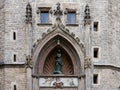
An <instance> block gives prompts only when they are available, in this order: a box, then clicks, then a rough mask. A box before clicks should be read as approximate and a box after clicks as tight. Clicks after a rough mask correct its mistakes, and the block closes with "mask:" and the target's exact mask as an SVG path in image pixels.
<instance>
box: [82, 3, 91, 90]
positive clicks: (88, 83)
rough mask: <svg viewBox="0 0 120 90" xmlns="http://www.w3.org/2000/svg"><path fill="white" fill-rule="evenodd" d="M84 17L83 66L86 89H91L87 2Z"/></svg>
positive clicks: (89, 19)
mask: <svg viewBox="0 0 120 90" xmlns="http://www.w3.org/2000/svg"><path fill="white" fill-rule="evenodd" d="M84 12H85V17H84V26H85V33H84V36H85V38H84V43H85V60H84V68H85V74H86V90H92V69H91V65H92V62H91V16H90V8H89V5H88V4H87V5H86V7H85V11H84Z"/></svg>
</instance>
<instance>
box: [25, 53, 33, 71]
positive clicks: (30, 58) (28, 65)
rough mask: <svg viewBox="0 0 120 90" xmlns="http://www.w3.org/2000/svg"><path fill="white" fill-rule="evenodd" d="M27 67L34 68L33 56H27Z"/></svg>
mask: <svg viewBox="0 0 120 90" xmlns="http://www.w3.org/2000/svg"><path fill="white" fill-rule="evenodd" d="M25 68H26V69H27V68H32V56H30V55H28V56H26V63H25Z"/></svg>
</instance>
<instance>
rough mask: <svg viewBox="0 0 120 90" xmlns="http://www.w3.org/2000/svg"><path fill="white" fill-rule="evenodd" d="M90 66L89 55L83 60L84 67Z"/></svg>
mask: <svg viewBox="0 0 120 90" xmlns="http://www.w3.org/2000/svg"><path fill="white" fill-rule="evenodd" d="M90 67H91V59H90V57H88V56H87V57H86V58H85V61H84V68H85V69H87V68H90Z"/></svg>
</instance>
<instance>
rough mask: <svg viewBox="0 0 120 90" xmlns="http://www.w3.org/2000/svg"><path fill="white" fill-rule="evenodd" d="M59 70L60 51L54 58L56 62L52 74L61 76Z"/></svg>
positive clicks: (60, 61)
mask: <svg viewBox="0 0 120 90" xmlns="http://www.w3.org/2000/svg"><path fill="white" fill-rule="evenodd" d="M61 68H62V59H61V51H60V49H59V50H58V52H57V56H56V62H55V69H54V72H53V73H54V74H61V73H62V72H61Z"/></svg>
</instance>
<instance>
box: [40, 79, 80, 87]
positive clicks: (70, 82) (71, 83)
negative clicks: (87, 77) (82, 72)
mask: <svg viewBox="0 0 120 90" xmlns="http://www.w3.org/2000/svg"><path fill="white" fill-rule="evenodd" d="M39 86H40V87H55V88H63V87H78V78H76V77H41V78H39Z"/></svg>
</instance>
